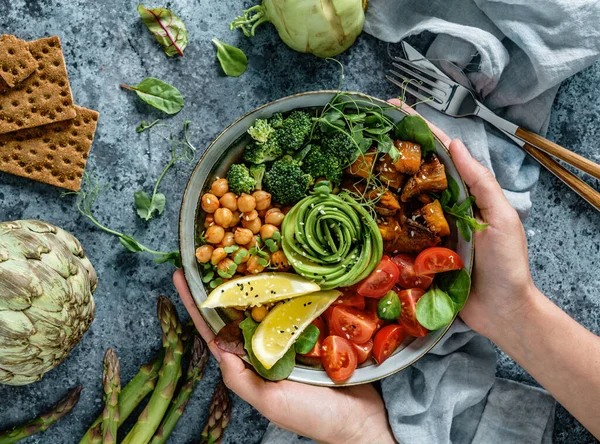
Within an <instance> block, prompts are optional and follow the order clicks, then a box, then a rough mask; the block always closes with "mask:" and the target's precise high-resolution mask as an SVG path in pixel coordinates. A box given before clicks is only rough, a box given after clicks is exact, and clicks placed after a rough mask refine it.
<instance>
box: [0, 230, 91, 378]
mask: <svg viewBox="0 0 600 444" xmlns="http://www.w3.org/2000/svg"><path fill="white" fill-rule="evenodd" d="M97 283H98V278H97V276H96V272H95V271H94V268H93V267H92V264H91V263H90V261H89V260H88V259H87V258H86V257H85V254H84V252H83V248H82V247H81V244H80V243H79V241H78V240H77V239H75V237H73V236H72V235H71V234H69V233H67V232H66V231H64V230H62V229H60V228H58V227H55V226H54V225H51V224H49V223H46V222H42V221H36V220H23V221H14V222H2V223H0V383H4V384H9V385H24V384H29V383H31V382H35V381H39V380H40V379H41V378H42V376H43V375H44V373H46V372H47V371H49V370H51V369H52V368H54V367H56V366H57V365H58V364H60V363H61V362H62V360H63V359H65V357H66V356H67V355H68V354H69V352H70V351H71V349H72V348H73V347H74V346H75V345H76V344H77V343H78V342H79V340H80V339H81V337H82V336H83V334H84V333H85V332H86V331H87V329H88V328H89V326H90V324H91V323H92V320H93V319H94V299H93V297H92V293H93V292H94V290H95V289H96V285H97Z"/></svg>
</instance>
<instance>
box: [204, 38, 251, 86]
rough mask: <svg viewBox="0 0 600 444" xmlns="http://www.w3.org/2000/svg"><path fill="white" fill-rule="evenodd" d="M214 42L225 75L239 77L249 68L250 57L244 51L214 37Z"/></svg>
mask: <svg viewBox="0 0 600 444" xmlns="http://www.w3.org/2000/svg"><path fill="white" fill-rule="evenodd" d="M212 42H213V43H214V44H215V46H216V47H217V58H218V59H219V63H221V68H223V72H224V73H225V75H228V76H229V77H239V76H241V75H242V74H244V72H245V71H246V69H247V68H248V57H246V54H244V51H242V50H241V49H239V48H236V47H235V46H231V45H228V44H227V43H223V42H222V41H220V40H217V39H212Z"/></svg>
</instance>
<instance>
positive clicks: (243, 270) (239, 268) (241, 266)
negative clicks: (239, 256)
mask: <svg viewBox="0 0 600 444" xmlns="http://www.w3.org/2000/svg"><path fill="white" fill-rule="evenodd" d="M246 271H248V267H247V266H246V264H245V263H241V264H239V265H238V266H237V272H238V273H246Z"/></svg>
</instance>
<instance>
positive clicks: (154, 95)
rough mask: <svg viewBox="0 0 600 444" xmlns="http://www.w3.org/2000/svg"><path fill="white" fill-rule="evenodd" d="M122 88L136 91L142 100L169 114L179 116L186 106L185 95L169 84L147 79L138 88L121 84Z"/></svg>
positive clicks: (150, 78)
mask: <svg viewBox="0 0 600 444" xmlns="http://www.w3.org/2000/svg"><path fill="white" fill-rule="evenodd" d="M121 88H123V89H128V90H130V91H135V92H136V94H137V95H138V97H139V98H140V99H142V100H143V101H144V102H146V103H147V104H148V105H150V106H153V107H154V108H156V109H159V110H161V111H163V112H165V113H167V114H177V113H178V112H179V111H181V109H182V108H183V105H184V100H183V95H182V94H181V92H179V90H178V89H177V88H175V87H174V86H172V85H169V84H168V83H167V82H163V81H162V80H159V79H155V78H154V77H147V78H145V79H144V80H142V81H141V82H140V84H139V85H136V86H128V85H124V84H121Z"/></svg>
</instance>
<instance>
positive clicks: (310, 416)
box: [173, 270, 395, 443]
mask: <svg viewBox="0 0 600 444" xmlns="http://www.w3.org/2000/svg"><path fill="white" fill-rule="evenodd" d="M173 282H174V284H175V288H177V291H178V292H179V296H180V297H181V300H182V301H183V303H184V305H185V307H186V308H187V310H188V312H189V313H190V315H191V317H192V320H193V321H194V324H195V325H196V328H197V329H198V332H199V333H200V335H201V336H202V337H203V338H204V340H205V341H206V342H207V343H208V347H209V348H210V351H211V353H212V354H213V356H214V357H215V359H216V360H217V362H218V363H219V368H220V369H221V373H222V374H223V382H224V383H225V385H226V386H227V387H229V388H230V389H231V390H233V391H234V392H235V393H236V394H237V395H238V396H239V397H241V398H242V399H243V400H244V401H246V402H248V403H250V404H252V405H253V406H254V407H255V408H256V409H257V410H258V411H259V412H260V413H262V414H263V415H264V416H265V417H266V418H267V419H268V420H269V421H271V422H272V423H274V424H275V425H277V426H278V427H281V428H284V429H287V430H290V431H292V432H294V433H297V434H299V435H302V436H306V437H308V438H311V439H313V440H315V441H318V442H325V443H338V442H339V443H346V442H360V443H362V442H373V443H375V442H376V443H388V442H389V443H393V442H395V440H394V438H393V435H392V432H391V430H390V427H389V424H388V420H387V413H386V410H385V406H384V404H383V401H382V399H381V397H380V396H379V394H378V393H377V391H376V390H375V388H374V387H373V386H372V385H371V384H365V385H358V386H353V387H347V388H337V389H334V388H326V387H316V386H312V385H305V384H300V383H297V382H292V381H285V380H284V381H278V382H271V381H265V380H264V379H262V378H261V377H260V376H258V375H257V374H256V373H254V371H253V370H252V369H250V368H248V367H246V365H245V364H244V361H242V360H241V359H240V358H239V357H238V356H236V355H234V354H231V353H227V352H225V351H223V350H221V349H219V348H218V347H217V346H216V344H215V343H214V334H213V332H212V331H211V330H210V328H209V327H208V326H207V325H206V323H205V322H204V319H203V318H202V315H201V314H200V312H199V311H198V308H197V307H196V304H195V302H194V300H193V298H192V295H191V294H190V290H189V288H188V285H187V282H186V281H185V277H184V275H183V272H182V271H181V270H177V271H176V272H175V274H174V275H173Z"/></svg>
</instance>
